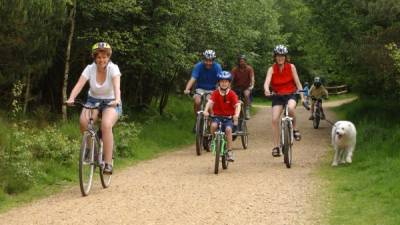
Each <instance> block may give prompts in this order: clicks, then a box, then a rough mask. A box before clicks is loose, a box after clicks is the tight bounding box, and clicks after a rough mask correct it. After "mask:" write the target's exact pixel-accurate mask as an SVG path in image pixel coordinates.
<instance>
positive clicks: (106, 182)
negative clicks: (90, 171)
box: [99, 140, 114, 188]
mask: <svg viewBox="0 0 400 225" xmlns="http://www.w3.org/2000/svg"><path fill="white" fill-rule="evenodd" d="M102 142H103V141H102V140H100V149H99V162H103V160H104V152H103V143H102ZM111 165H112V166H114V156H113V159H112V161H111ZM104 166H105V164H104V163H102V165H100V181H101V186H103V188H108V187H109V186H110V184H111V174H105V173H104Z"/></svg>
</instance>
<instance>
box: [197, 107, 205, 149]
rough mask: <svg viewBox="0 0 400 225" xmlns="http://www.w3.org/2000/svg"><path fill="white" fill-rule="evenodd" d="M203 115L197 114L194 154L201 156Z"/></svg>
mask: <svg viewBox="0 0 400 225" xmlns="http://www.w3.org/2000/svg"><path fill="white" fill-rule="evenodd" d="M203 123H204V121H203V115H202V114H197V118H196V154H197V155H201V151H202V149H203Z"/></svg>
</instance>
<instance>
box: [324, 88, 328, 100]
mask: <svg viewBox="0 0 400 225" xmlns="http://www.w3.org/2000/svg"><path fill="white" fill-rule="evenodd" d="M323 88H324V90H323V91H324V95H325V98H328V96H329V94H328V90H326V88H325V87H323Z"/></svg>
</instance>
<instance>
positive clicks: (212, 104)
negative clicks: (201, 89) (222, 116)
mask: <svg viewBox="0 0 400 225" xmlns="http://www.w3.org/2000/svg"><path fill="white" fill-rule="evenodd" d="M213 106H214V102H213V101H212V100H211V99H210V100H208V102H207V104H206V106H205V107H204V112H203V114H204V116H205V117H208V115H209V113H208V112H209V111H210V109H212V107H213Z"/></svg>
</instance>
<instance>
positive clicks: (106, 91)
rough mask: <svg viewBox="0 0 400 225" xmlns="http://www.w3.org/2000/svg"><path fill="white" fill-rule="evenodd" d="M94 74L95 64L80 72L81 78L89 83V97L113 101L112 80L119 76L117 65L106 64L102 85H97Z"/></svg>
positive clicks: (95, 72) (95, 70)
mask: <svg viewBox="0 0 400 225" xmlns="http://www.w3.org/2000/svg"><path fill="white" fill-rule="evenodd" d="M96 74H97V65H96V63H92V64H90V65H87V66H86V68H85V69H84V70H83V72H82V76H83V77H85V78H86V79H87V80H88V81H89V85H90V88H89V93H88V94H89V96H91V97H94V98H99V99H115V95H114V87H113V83H112V78H113V77H115V76H121V72H120V71H119V68H118V65H116V64H114V63H112V62H111V61H110V62H108V64H107V67H106V79H105V81H104V83H103V84H99V83H97V81H96Z"/></svg>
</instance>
